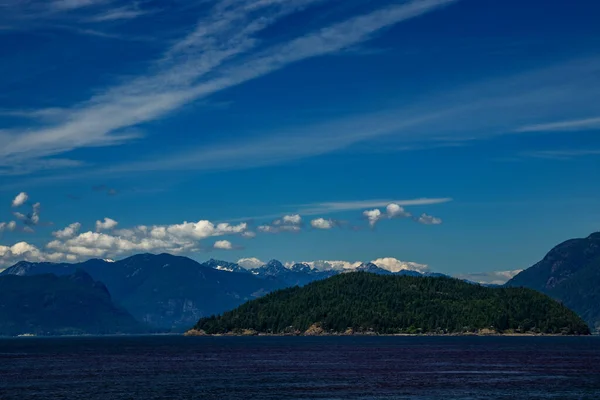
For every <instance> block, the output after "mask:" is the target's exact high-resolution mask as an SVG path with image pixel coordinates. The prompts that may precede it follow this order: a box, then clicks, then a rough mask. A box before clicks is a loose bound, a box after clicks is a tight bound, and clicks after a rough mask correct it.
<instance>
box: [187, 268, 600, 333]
mask: <svg viewBox="0 0 600 400" xmlns="http://www.w3.org/2000/svg"><path fill="white" fill-rule="evenodd" d="M356 334H363V335H416V334H423V335H459V334H463V335H474V334H481V335H490V334H504V335H542V334H544V335H589V334H590V329H589V327H588V326H587V325H586V323H585V322H584V321H583V320H582V319H581V318H580V317H579V316H577V314H575V313H574V312H573V311H571V310H570V309H568V308H567V307H565V306H563V305H562V304H560V303H558V302H557V301H555V300H553V299H551V298H550V297H548V296H546V295H544V294H541V293H539V292H536V291H534V290H531V289H526V288H491V287H484V286H481V285H476V284H471V283H467V282H464V281H461V280H459V279H453V278H443V277H435V278H433V277H431V278H430V277H411V276H381V275H375V274H371V273H367V272H353V273H346V274H341V275H337V276H334V277H331V278H328V279H325V280H322V281H317V282H313V283H311V284H309V285H307V286H304V287H293V288H288V289H283V290H279V291H276V292H273V293H270V294H268V295H266V296H264V297H262V298H259V299H256V300H252V301H249V302H247V303H245V304H243V305H241V306H239V307H238V308H236V309H234V310H232V311H229V312H226V313H224V314H222V315H219V316H211V317H207V318H202V319H200V320H199V321H198V323H197V324H196V325H195V326H194V327H193V328H192V329H191V330H189V331H188V332H187V333H186V335H187V336H201V335H307V336H308V335H356Z"/></svg>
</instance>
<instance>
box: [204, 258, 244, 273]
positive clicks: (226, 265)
mask: <svg viewBox="0 0 600 400" xmlns="http://www.w3.org/2000/svg"><path fill="white" fill-rule="evenodd" d="M202 265H203V266H205V267H209V268H213V269H217V270H219V271H227V272H239V273H244V274H248V273H250V271H248V270H247V269H246V268H243V267H241V266H240V265H239V264H237V263H233V262H228V261H222V260H215V259H213V258H211V259H210V260H208V261H206V262H204V263H202Z"/></svg>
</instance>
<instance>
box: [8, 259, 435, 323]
mask: <svg viewBox="0 0 600 400" xmlns="http://www.w3.org/2000/svg"><path fill="white" fill-rule="evenodd" d="M79 269H80V270H82V271H85V272H86V273H88V274H89V275H90V276H91V277H92V278H93V279H94V280H97V281H100V282H102V283H104V284H105V285H106V287H107V288H108V291H109V292H110V294H111V295H112V298H113V299H114V301H115V302H116V303H117V304H119V305H120V306H122V307H123V308H125V309H126V310H127V311H129V312H130V313H131V314H132V315H133V316H134V317H135V318H136V319H137V320H138V321H140V322H141V323H143V324H145V325H147V326H148V327H150V328H152V329H161V330H169V331H176V332H177V331H184V330H186V329H187V328H189V327H190V326H192V325H193V324H195V323H196V322H197V321H198V319H200V318H201V317H205V316H210V315H213V314H219V313H222V312H224V311H227V310H230V309H233V308H235V307H237V306H239V305H240V304H242V303H244V302H246V301H248V300H251V299H254V298H257V297H260V296H262V295H264V294H266V293H269V292H271V291H273V290H276V289H280V288H285V287H289V286H296V285H298V286H303V285H306V284H308V283H310V282H313V281H315V280H321V279H326V278H329V277H331V276H334V275H337V274H340V273H343V272H349V271H352V270H344V269H329V270H319V269H316V268H314V267H311V266H310V265H308V264H306V263H297V264H294V265H292V266H288V267H286V266H284V265H283V264H282V263H281V262H279V261H277V260H271V261H269V262H268V263H266V264H265V265H263V266H261V267H258V268H253V269H246V268H243V267H242V266H240V265H238V264H236V263H231V262H227V261H221V260H214V259H211V260H208V261H206V262H204V263H199V262H197V261H194V260H192V259H190V258H187V257H180V256H173V255H170V254H158V255H154V254H138V255H134V256H131V257H128V258H125V259H123V260H119V261H113V260H102V259H91V260H88V261H85V262H82V263H75V264H69V263H47V262H41V263H32V262H27V261H21V262H19V263H17V264H15V265H14V266H12V267H10V268H7V269H6V270H4V271H3V272H2V273H1V274H0V276H6V275H19V276H31V275H39V274H49V273H50V274H55V275H58V276H63V275H70V274H73V273H75V271H77V270H79ZM354 271H368V272H373V273H377V274H381V275H391V274H393V273H392V272H390V271H388V270H386V269H383V268H379V267H378V266H377V265H375V264H373V263H367V264H362V265H360V266H358V267H356V268H355V269H354ZM395 274H398V275H418V276H422V275H423V274H421V273H420V272H416V271H409V270H403V271H400V272H397V273H395ZM433 275H435V274H433Z"/></svg>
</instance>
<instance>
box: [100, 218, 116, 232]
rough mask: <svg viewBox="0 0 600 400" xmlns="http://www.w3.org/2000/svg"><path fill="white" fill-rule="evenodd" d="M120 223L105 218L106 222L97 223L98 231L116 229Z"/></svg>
mask: <svg viewBox="0 0 600 400" xmlns="http://www.w3.org/2000/svg"><path fill="white" fill-rule="evenodd" d="M118 224H119V223H118V222H117V221H115V220H114V219H111V218H107V217H105V218H104V221H96V231H97V232H100V231H108V230H111V229H114V228H115V227H116V226H117V225H118Z"/></svg>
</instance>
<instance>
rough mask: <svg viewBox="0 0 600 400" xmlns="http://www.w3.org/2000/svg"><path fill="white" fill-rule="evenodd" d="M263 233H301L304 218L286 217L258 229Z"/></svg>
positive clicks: (292, 215)
mask: <svg viewBox="0 0 600 400" xmlns="http://www.w3.org/2000/svg"><path fill="white" fill-rule="evenodd" d="M256 229H257V230H258V231H259V232H262V233H280V232H300V231H301V230H302V217H301V216H300V215H298V214H291V215H284V216H283V217H282V218H278V219H276V220H274V221H273V222H271V223H270V224H263V225H260V226H258V228H256Z"/></svg>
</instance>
